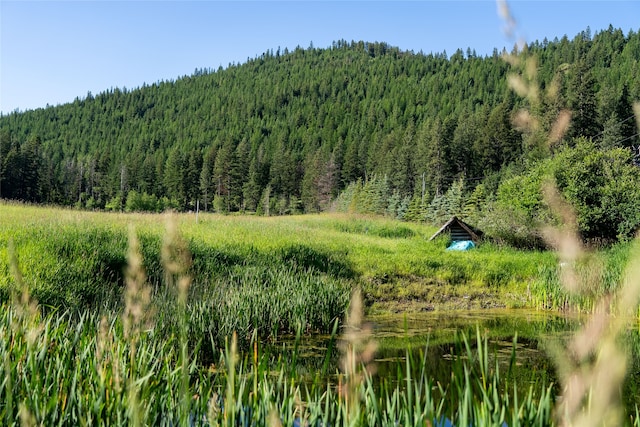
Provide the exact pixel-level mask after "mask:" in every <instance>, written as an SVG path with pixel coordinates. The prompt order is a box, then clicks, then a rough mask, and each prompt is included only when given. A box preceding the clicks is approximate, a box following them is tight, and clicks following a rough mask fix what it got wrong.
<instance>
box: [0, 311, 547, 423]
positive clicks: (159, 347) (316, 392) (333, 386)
mask: <svg viewBox="0 0 640 427" xmlns="http://www.w3.org/2000/svg"><path fill="white" fill-rule="evenodd" d="M17 316H18V314H17V310H16V308H15V307H13V306H4V307H3V311H2V315H0V332H1V333H2V337H3V339H2V341H1V342H2V344H1V347H0V357H1V358H2V361H3V379H4V380H3V382H2V384H1V386H0V417H1V418H2V420H3V425H7V426H13V425H20V423H21V419H25V417H26V416H28V418H29V419H31V420H33V421H34V423H35V424H36V425H74V426H75V425H134V424H139V425H203V426H205V425H225V426H232V425H233V426H235V425H251V426H261V425H275V424H277V423H280V424H281V425H334V426H342V425H344V426H347V425H351V426H355V425H358V426H359V425H370V426H374V425H375V426H392V425H394V426H395V425H398V424H401V425H423V424H425V423H435V422H437V420H441V421H442V422H444V419H445V418H447V419H449V420H451V421H452V422H453V423H454V424H455V425H468V424H469V423H471V422H473V423H474V425H488V424H492V425H500V424H501V423H502V422H505V421H506V422H508V423H509V425H518V423H522V424H525V425H536V424H537V425H548V423H549V422H550V418H549V414H550V409H551V403H552V402H551V400H550V399H551V395H550V393H549V390H548V389H547V387H545V386H544V385H539V386H537V387H533V386H532V387H531V389H530V390H529V391H528V392H527V396H528V397H527V399H525V401H521V402H518V401H513V400H512V399H511V398H510V395H511V389H503V388H502V387H500V386H499V383H500V377H499V376H500V373H499V370H498V367H497V365H496V366H491V365H490V364H489V362H488V360H489V359H488V354H489V350H488V348H487V344H486V341H484V340H483V339H482V338H481V337H478V341H477V345H476V349H473V347H472V346H470V345H468V344H464V343H465V341H464V340H463V341H461V344H460V348H461V349H463V350H462V351H461V353H460V354H458V357H457V358H456V362H455V365H454V366H455V369H456V370H457V371H456V372H458V371H459V372H460V373H462V374H463V375H461V376H459V379H460V381H461V382H460V383H455V384H454V385H453V386H452V387H451V388H449V389H443V390H440V391H439V392H437V393H433V391H432V390H433V388H434V387H437V385H435V384H432V383H431V380H430V376H429V366H428V365H427V364H426V363H425V362H424V361H415V360H412V359H411V358H410V357H408V358H407V361H406V365H404V366H400V367H399V369H400V373H401V376H400V378H399V379H398V381H397V382H393V383H392V382H390V381H387V380H384V379H383V382H382V385H381V386H375V385H374V381H373V379H372V375H371V373H370V372H369V371H367V370H362V369H363V368H361V366H362V365H360V364H359V363H357V361H356V360H355V359H351V360H352V361H353V362H354V363H353V364H352V365H351V368H348V369H350V371H349V370H347V371H346V372H345V375H346V376H347V377H348V379H345V380H344V382H342V383H341V382H340V381H341V380H340V381H339V380H336V379H333V378H336V377H333V376H329V377H327V378H325V379H323V380H321V381H314V382H306V381H302V380H301V379H300V378H297V377H296V375H295V374H294V375H293V376H292V375H291V371H290V368H289V366H287V365H286V364H284V363H280V364H276V365H275V366H274V365H273V364H270V363H268V362H267V361H265V360H264V358H263V356H262V355H260V354H257V353H256V354H255V356H254V354H252V353H239V352H238V350H237V347H236V345H235V342H234V341H233V340H232V341H231V342H230V343H229V344H228V346H227V347H226V350H225V351H224V352H223V353H222V354H221V356H220V358H219V359H217V360H216V363H215V364H214V365H211V366H210V367H207V366H201V365H199V364H198V361H197V360H196V359H189V360H188V362H187V363H186V365H183V364H182V362H181V356H180V354H179V352H180V350H179V349H177V348H176V346H175V345H173V344H174V343H172V340H173V339H172V338H169V339H166V337H164V336H159V335H158V334H157V333H156V331H155V330H153V329H150V330H140V331H139V335H138V336H137V338H136V341H135V350H134V344H133V342H132V340H131V336H129V337H127V336H125V333H124V330H123V328H122V320H121V319H122V318H121V317H119V316H115V317H112V318H102V319H101V318H100V317H98V316H97V315H88V316H82V317H81V318H79V319H72V318H71V317H70V316H69V315H67V314H64V313H50V314H49V315H47V316H45V317H44V318H43V319H41V320H40V321H39V323H38V324H39V325H40V326H41V327H40V328H39V329H38V333H37V335H36V336H35V337H32V338H29V334H30V333H32V329H31V328H32V327H33V326H34V325H31V326H29V327H26V326H25V327H23V326H21V325H22V324H21V323H20V322H19V321H18V317H17ZM357 335H358V333H356V336H357ZM33 338H36V339H33ZM348 339H352V340H353V339H358V338H353V337H352V338H348ZM201 345H205V344H204V343H201ZM354 348H358V347H354ZM134 351H135V357H132V352H134ZM356 351H358V350H356ZM358 354H360V353H357V354H356V355H358ZM358 357H360V356H358ZM360 360H362V359H360ZM413 364H417V365H418V368H419V369H418V370H419V371H420V372H421V375H420V376H419V377H414V376H413V375H412V372H414V371H415V370H416V369H415V367H414V366H412V365H413ZM184 375H186V378H187V379H188V381H187V383H186V387H185V385H184V383H183V382H182V379H181V378H182V377H183V376H184ZM456 377H458V376H457V375H456ZM341 384H342V385H341ZM347 384H348V386H347ZM347 387H348V388H349V392H348V394H346V391H345V390H346V388H347ZM296 423H297V424H296Z"/></svg>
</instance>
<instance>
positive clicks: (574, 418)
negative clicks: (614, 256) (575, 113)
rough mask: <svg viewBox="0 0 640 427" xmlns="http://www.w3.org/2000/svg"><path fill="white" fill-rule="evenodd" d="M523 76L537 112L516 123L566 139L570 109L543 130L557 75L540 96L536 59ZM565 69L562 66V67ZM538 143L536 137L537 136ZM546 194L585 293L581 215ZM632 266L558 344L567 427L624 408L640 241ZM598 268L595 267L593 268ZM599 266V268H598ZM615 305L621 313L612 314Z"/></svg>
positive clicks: (551, 140)
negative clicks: (624, 342)
mask: <svg viewBox="0 0 640 427" xmlns="http://www.w3.org/2000/svg"><path fill="white" fill-rule="evenodd" d="M498 8H499V13H500V15H501V16H502V17H503V19H504V20H505V22H506V32H507V35H509V36H510V37H512V36H513V34H514V32H515V27H516V22H515V19H513V17H512V15H511V12H510V10H509V7H508V5H507V3H506V0H498ZM505 60H507V61H508V62H509V63H510V64H512V65H514V66H519V65H521V60H520V58H518V57H514V55H507V56H506V57H505ZM524 65H525V71H524V74H523V75H511V76H509V77H508V83H509V86H510V87H511V88H512V89H513V90H514V91H515V92H516V93H518V94H519V95H520V96H522V97H524V98H526V99H527V100H528V101H529V104H530V106H531V108H532V109H533V114H532V113H531V112H529V111H525V110H523V111H521V112H519V113H518V114H517V115H516V117H515V120H514V122H515V125H516V126H518V127H520V128H521V129H526V130H528V131H529V132H531V134H538V135H539V138H538V139H537V140H538V141H542V140H545V141H546V145H547V148H549V149H550V148H553V146H554V145H556V144H558V143H559V142H560V141H561V140H562V139H563V137H564V135H565V134H566V132H567V129H568V128H569V124H570V121H571V112H570V111H567V110H561V111H559V112H558V115H557V117H556V119H555V122H554V123H553V124H552V125H551V127H550V129H548V130H544V129H541V127H540V123H542V122H544V121H543V120H542V117H541V114H542V110H543V109H544V105H545V102H543V101H547V103H548V104H547V105H549V104H553V101H555V99H556V97H557V94H558V88H559V75H558V74H557V75H556V77H555V78H554V80H553V82H552V84H551V85H549V87H548V89H547V90H546V92H544V96H545V99H541V97H540V91H539V90H538V88H539V84H538V83H537V81H536V73H535V68H536V66H535V59H531V58H529V59H527V60H526V62H525V64H524ZM558 71H559V72H563V71H564V70H563V69H559V70H558ZM634 110H635V114H636V118H637V120H638V127H639V128H640V103H636V104H635V105H634ZM534 141H536V139H534ZM543 193H544V198H545V201H546V203H547V204H548V205H549V207H550V208H551V210H552V211H553V212H554V213H556V214H557V215H558V216H559V217H560V218H561V219H562V223H563V224H564V225H563V227H562V228H558V227H546V228H545V229H544V235H545V237H546V239H547V241H548V242H549V243H550V244H551V245H553V246H554V247H555V248H556V250H557V251H558V253H559V256H560V260H561V266H562V272H561V281H562V283H563V286H564V287H565V288H566V289H567V290H568V291H570V292H580V291H582V290H583V289H584V288H585V287H587V288H588V287H589V285H590V283H588V282H587V283H585V282H584V280H581V279H580V278H579V277H578V275H577V274H576V272H575V263H576V261H577V260H579V259H580V258H582V257H584V256H585V252H584V249H583V247H582V242H581V239H580V237H579V236H578V233H577V226H576V218H575V214H574V213H573V210H572V209H571V207H570V206H569V205H568V204H567V203H566V202H565V201H564V200H563V198H562V197H561V195H560V193H559V192H558V190H557V188H556V187H555V185H553V184H549V183H547V184H546V185H545V188H544V189H543ZM631 259H632V261H631V263H630V264H629V266H628V268H627V273H626V276H625V280H624V283H623V286H622V288H621V289H620V290H619V291H618V292H617V293H616V294H615V295H606V296H604V297H603V298H602V299H601V300H600V301H599V302H598V303H597V304H596V306H595V310H594V313H593V315H592V317H591V319H590V320H589V322H588V323H587V325H586V326H585V327H584V328H583V329H582V330H581V331H579V332H577V333H576V334H575V336H574V337H573V339H572V340H571V342H570V343H569V345H568V348H567V350H566V351H564V350H561V349H560V347H555V348H554V347H553V346H552V350H554V353H555V354H554V356H555V360H556V363H557V365H558V370H559V374H560V377H561V381H562V384H563V394H562V396H561V397H560V401H559V404H558V406H557V407H556V412H555V415H556V419H557V422H558V424H559V425H562V426H596V425H619V424H621V422H622V419H623V418H622V417H623V413H624V411H623V408H622V405H621V402H620V400H621V399H620V397H621V396H620V393H621V392H620V389H619V388H620V385H621V384H622V382H623V381H624V377H625V374H626V355H625V351H624V349H623V348H621V347H620V344H619V342H618V336H619V334H620V333H621V332H622V331H623V330H624V329H625V327H626V325H627V323H626V321H627V319H628V318H629V317H627V316H631V315H632V314H633V313H635V310H637V306H638V300H639V299H640V283H639V279H638V278H639V277H640V243H638V241H636V244H635V256H633V257H632V258H631ZM592 267H593V266H592ZM595 269H596V270H598V268H597V266H596V267H595ZM600 277H601V274H598V273H596V274H593V275H592V276H591V277H590V278H589V280H599V278H600ZM612 307H614V308H616V309H617V312H616V313H615V315H614V313H612V312H611V310H612Z"/></svg>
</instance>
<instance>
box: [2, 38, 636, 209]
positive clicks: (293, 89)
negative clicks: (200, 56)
mask: <svg viewBox="0 0 640 427" xmlns="http://www.w3.org/2000/svg"><path fill="white" fill-rule="evenodd" d="M521 55H522V57H524V58H527V57H536V58H537V67H536V68H535V69H534V74H535V81H536V84H537V85H539V87H540V88H541V90H544V89H545V88H547V87H550V86H551V85H552V84H557V85H558V86H557V87H558V91H557V94H556V96H554V97H553V98H549V99H546V98H545V99H546V101H545V102H546V103H543V104H542V105H540V104H536V105H531V102H530V100H528V99H527V98H521V97H519V96H518V95H517V94H515V93H514V92H513V91H512V90H511V89H509V87H508V85H507V76H508V74H509V73H511V72H520V71H521V70H518V66H516V65H510V64H509V63H508V62H507V61H505V60H504V59H503V58H502V55H501V53H500V52H498V51H497V50H496V51H494V54H493V55H491V56H488V57H480V56H478V55H476V54H475V53H474V52H472V51H469V50H467V51H466V52H464V51H462V50H458V51H457V52H455V53H454V54H453V55H451V56H448V55H447V54H444V53H443V54H423V53H414V52H407V51H403V50H401V49H399V48H396V47H391V46H389V45H387V44H385V43H366V42H346V41H338V42H335V43H334V44H333V46H331V47H330V48H314V47H312V46H311V47H309V48H306V49H303V48H297V49H295V50H294V51H292V52H289V51H287V50H286V49H285V50H284V51H280V50H279V49H278V50H277V51H275V52H274V51H268V52H265V53H264V54H262V55H261V56H259V57H257V58H253V59H247V61H246V62H245V63H243V64H230V66H229V67H227V68H225V69H222V68H220V69H218V70H211V69H202V70H196V71H195V72H194V74H193V75H191V76H186V77H182V78H179V79H177V80H175V81H164V82H157V83H154V84H150V85H143V86H142V87H140V88H137V89H134V90H127V89H125V88H122V89H118V88H116V89H110V90H107V91H105V92H103V93H100V94H98V95H93V94H91V93H88V94H86V96H85V97H78V98H77V99H76V100H75V102H73V103H70V104H65V105H60V106H55V107H52V106H47V107H46V108H42V109H38V110H35V111H26V112H14V113H11V114H9V115H5V116H2V117H0V166H1V167H0V174H1V175H0V197H2V198H8V199H19V200H25V201H30V202H44V203H55V204H62V205H77V206H80V207H85V208H93V209H95V208H99V209H114V210H120V209H128V210H145V209H146V210H161V209H164V208H166V207H173V208H175V209H178V210H188V209H195V206H196V202H197V201H199V202H200V208H201V209H206V210H216V211H219V212H229V211H258V212H265V213H269V214H283V213H290V212H313V211H318V210H322V209H326V208H328V207H329V205H330V203H331V201H332V200H334V199H335V198H336V196H338V195H339V194H340V193H341V192H342V191H343V190H345V189H349V185H350V184H351V191H355V190H354V187H353V186H354V185H359V186H360V187H362V186H364V185H365V184H367V183H370V182H374V181H376V180H377V181H378V182H380V181H384V185H385V187H384V191H385V192H386V193H387V194H385V195H384V197H386V198H387V202H388V200H391V199H393V203H395V204H396V205H394V208H393V209H392V211H393V212H394V214H397V212H396V207H397V206H400V205H401V204H402V203H404V205H405V207H404V208H403V209H404V211H402V213H403V214H404V212H406V211H407V210H408V209H409V207H410V206H409V204H410V201H411V200H415V199H417V198H418V196H419V199H420V201H421V203H422V204H424V203H425V202H424V201H425V200H427V202H430V201H432V200H433V199H434V197H438V196H440V195H443V194H446V192H447V191H448V190H450V189H451V186H452V184H454V183H458V187H460V188H459V191H462V192H465V193H466V194H472V192H473V190H474V188H476V186H477V185H478V184H482V185H483V187H482V192H483V196H482V197H484V198H487V194H489V195H494V196H495V195H496V194H497V190H498V188H499V184H500V183H501V182H502V181H504V180H505V179H507V178H509V177H512V176H513V175H514V174H518V173H521V172H523V171H525V170H528V169H527V168H529V167H530V165H531V164H532V163H534V162H538V161H541V160H544V159H547V158H550V157H551V154H552V152H551V151H550V150H548V149H545V150H542V149H540V147H539V144H536V143H535V141H534V142H532V139H533V138H532V136H531V134H529V133H527V132H524V131H522V130H517V129H516V128H515V127H514V126H513V118H514V115H515V113H516V112H517V111H518V110H520V109H522V108H529V109H531V108H533V109H537V113H539V114H538V115H539V116H540V117H541V118H542V121H543V123H541V127H542V128H543V129H549V128H550V127H551V124H552V122H553V121H554V120H555V116H556V114H557V112H558V111H561V110H562V109H569V110H571V111H572V114H573V116H572V122H571V126H570V128H569V131H568V133H567V134H566V135H565V136H564V138H563V140H562V141H561V142H560V143H559V144H558V146H557V147H556V149H557V150H559V149H561V148H562V147H563V146H569V147H571V146H573V145H575V141H576V140H577V138H581V137H583V138H586V139H587V140H591V141H592V142H593V143H594V144H595V146H596V147H598V148H599V149H612V148H615V147H627V148H629V147H631V146H632V144H638V136H637V133H638V130H637V125H636V124H635V121H634V119H633V108H632V104H633V102H634V101H637V100H639V99H640V33H638V32H633V31H632V32H630V33H629V34H624V33H623V32H622V31H620V30H616V29H613V28H611V27H610V28H609V29H608V30H606V31H602V32H599V33H597V34H595V35H594V36H592V35H591V33H590V31H589V30H586V31H584V32H582V33H581V34H579V35H577V36H576V37H575V38H573V39H569V38H567V37H564V38H562V39H561V40H553V41H547V40H544V41H542V42H534V43H531V44H530V45H528V46H527V47H526V49H524V52H522V53H521ZM529 71H531V70H529ZM529 77H530V78H533V77H532V76H529ZM628 151H629V153H631V150H628ZM629 158H631V157H629ZM354 183H359V184H354ZM456 191H458V190H456ZM494 198H495V197H494ZM387 202H385V204H384V205H385V209H387V210H388V208H389V203H387ZM414 204H415V203H414ZM415 210H416V209H415V206H414V209H413V211H414V214H415Z"/></svg>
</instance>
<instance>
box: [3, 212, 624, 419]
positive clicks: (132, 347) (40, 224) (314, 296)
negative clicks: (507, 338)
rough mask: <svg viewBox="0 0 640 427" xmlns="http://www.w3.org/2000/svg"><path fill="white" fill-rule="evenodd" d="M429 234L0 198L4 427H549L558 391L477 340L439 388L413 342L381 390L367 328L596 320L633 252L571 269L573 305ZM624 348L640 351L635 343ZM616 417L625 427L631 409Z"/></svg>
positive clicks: (460, 346)
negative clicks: (561, 316)
mask: <svg viewBox="0 0 640 427" xmlns="http://www.w3.org/2000/svg"><path fill="white" fill-rule="evenodd" d="M436 229H437V228H436V227H432V226H426V225H422V224H415V223H404V222H399V221H394V220H389V219H384V218H379V217H368V216H356V215H346V214H322V215H305V216H289V217H277V218H272V217H254V216H218V215H211V214H205V215H202V214H200V215H198V216H196V215H195V214H194V213H190V214H179V215H178V214H175V215H171V214H162V215H160V214H118V213H98V212H81V211H75V210H63V209H56V208H43V207H33V206H26V205H20V204H6V203H2V204H0V298H1V300H2V302H1V304H2V308H3V310H2V315H0V337H1V338H2V339H1V347H0V358H1V359H2V361H1V363H2V371H3V376H2V378H3V380H2V383H1V384H0V419H1V420H2V421H1V423H2V424H3V425H7V426H13V425H64V426H66V425H74V426H75V425H167V426H169V425H172V426H174V425H202V426H213V425H226V426H237V425H242V426H245V425H246V426H249V425H251V426H254V425H255V426H259V425H274V426H277V425H307V426H320V425H322V426H328V425H332V426H342V425H345V426H346V425H349V426H359V425H372V426H373V425H376V426H377V425H381V426H386V425H389V426H391V425H394V426H395V425H406V426H409V425H448V424H447V423H448V422H451V423H453V425H469V424H470V423H473V425H503V423H507V424H508V425H510V426H512V425H551V424H553V423H555V422H556V421H557V420H558V419H559V418H558V416H557V414H556V413H555V412H554V408H556V406H557V403H558V402H557V399H556V394H557V391H558V389H557V387H556V386H555V385H554V384H553V383H551V382H548V380H546V377H540V378H539V379H538V380H536V381H533V382H530V383H528V384H524V385H522V384H516V381H515V380H514V378H522V377H523V376H524V377H526V376H528V375H529V374H526V373H525V374H524V375H523V374H522V373H520V374H517V373H516V372H515V371H516V370H517V369H518V365H519V362H518V360H519V359H518V358H517V357H516V351H522V350H517V349H518V348H521V347H517V346H516V344H515V341H514V346H513V354H512V356H511V358H510V359H509V358H508V360H507V362H506V365H505V362H504V359H502V362H500V364H499V363H498V362H497V358H495V357H494V355H493V354H492V351H493V350H491V349H490V345H489V344H488V342H487V337H486V335H485V334H484V333H482V332H481V331H480V330H478V331H477V333H476V334H475V336H474V335H459V336H457V337H456V338H455V339H454V341H453V342H454V344H451V348H450V349H449V350H448V354H449V355H448V357H449V358H450V360H451V361H452V364H451V382H450V383H449V384H442V383H440V382H439V381H436V380H435V379H434V378H433V377H432V376H431V374H430V369H431V365H432V361H433V360H435V359H433V356H429V357H427V353H426V352H425V353H424V355H423V356H421V355H422V354H423V353H420V352H419V353H416V352H415V351H413V350H414V349H415V347H416V346H424V348H425V349H427V348H428V347H429V345H430V344H429V340H427V341H426V343H425V342H424V341H420V342H416V343H414V344H415V345H412V346H410V347H412V349H411V350H410V348H409V347H407V349H406V352H405V357H399V358H398V364H397V367H396V368H389V365H386V366H385V371H384V372H393V373H394V374H393V375H392V376H391V375H387V374H385V375H383V376H381V377H376V376H375V366H374V365H375V363H374V362H373V360H374V356H373V355H374V354H375V348H376V343H375V340H374V339H373V338H372V336H371V335H370V332H369V331H368V329H367V327H366V323H363V322H364V319H363V317H362V315H363V314H364V315H365V318H366V316H385V315H390V314H393V313H398V312H400V313H413V312H424V311H434V312H439V313H443V315H444V314H445V313H447V312H448V311H450V310H455V309H458V310H460V309H464V310H466V309H469V308H473V309H477V308H495V307H506V308H512V309H515V308H524V307H528V308H537V309H545V310H570V309H571V310H576V311H590V310H591V309H592V308H593V304H594V301H596V300H597V299H598V298H599V297H600V296H602V295H604V294H605V293H606V292H607V291H611V290H614V289H615V288H616V287H617V286H618V284H619V282H620V278H621V277H622V274H623V270H624V265H625V264H626V262H627V260H628V258H629V252H630V250H629V248H630V246H629V245H620V246H616V247H614V248H612V249H609V250H606V251H600V252H597V253H594V254H592V255H591V258H589V259H588V260H587V261H583V262H581V263H579V264H578V265H576V271H577V272H578V274H579V275H580V277H583V278H587V279H589V281H592V282H595V281H596V280H599V281H600V282H599V283H601V286H600V287H594V288H590V289H588V292H586V293H583V294H581V295H577V296H576V295H569V294H568V293H567V292H566V291H561V290H560V285H559V283H560V281H559V279H558V277H559V276H560V272H561V271H562V268H563V267H562V266H560V265H559V263H558V258H557V256H556V255H555V254H553V253H551V252H544V251H519V250H514V249H509V248H505V247H499V246H496V245H493V244H491V243H489V242H487V243H485V244H482V245H481V246H480V247H479V248H477V249H476V250H473V251H470V252H464V253H453V252H446V251H445V247H446V241H445V240H443V239H437V240H435V241H429V238H430V236H431V235H432V234H433V233H434V232H435V231H436ZM601 267H602V268H601ZM603 272H606V273H603ZM589 283H591V282H589ZM356 290H359V292H354V291H356ZM360 295H361V297H360ZM315 334H323V335H329V336H331V337H332V338H331V339H330V340H329V341H330V343H331V344H330V345H329V348H327V349H326V350H325V351H326V357H325V358H324V360H321V361H320V362H319V364H318V365H317V366H314V367H312V368H307V369H303V368H301V366H302V365H303V358H304V357H303V355H302V354H300V353H298V351H297V345H294V349H293V350H292V351H289V350H287V351H284V347H283V351H282V352H279V351H278V345H279V344H278V342H279V338H280V337H290V336H298V337H302V336H309V335H315ZM438 337H439V335H438V334H437V333H434V339H436V340H439V338H438ZM298 339H300V338H298ZM405 341H406V339H405ZM296 342H297V341H296ZM397 342H398V343H401V342H402V340H398V341H397ZM445 342H446V341H445ZM629 342H630V343H631V344H630V346H632V347H633V348H637V345H636V344H634V343H636V342H637V339H632V340H629ZM434 345H435V344H434ZM397 351H398V352H399V353H402V348H401V345H400V347H398V350H397ZM501 351H504V349H503V350H501ZM416 354H417V355H416ZM594 357H596V356H594ZM596 359H597V357H596ZM635 363H636V362H633V364H635ZM589 410H590V409H589ZM598 416H603V417H604V416H607V417H608V416H610V414H609V415H607V414H604V415H602V414H600V415H598ZM625 419H626V420H627V421H625V422H628V423H632V424H633V423H636V422H637V417H635V414H633V413H629V416H628V417H627V418H625Z"/></svg>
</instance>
